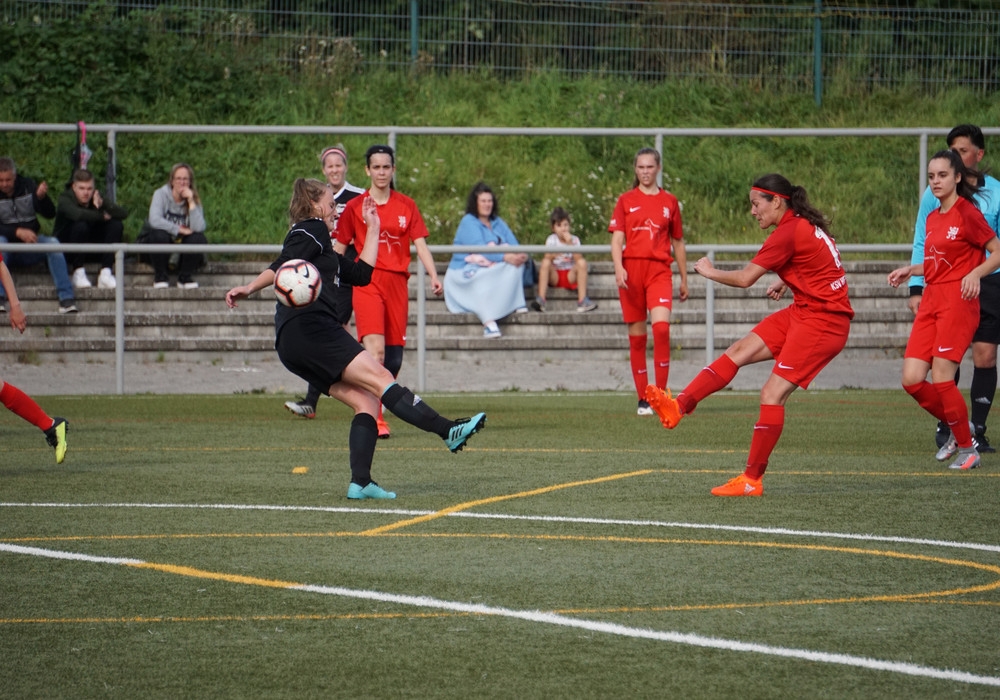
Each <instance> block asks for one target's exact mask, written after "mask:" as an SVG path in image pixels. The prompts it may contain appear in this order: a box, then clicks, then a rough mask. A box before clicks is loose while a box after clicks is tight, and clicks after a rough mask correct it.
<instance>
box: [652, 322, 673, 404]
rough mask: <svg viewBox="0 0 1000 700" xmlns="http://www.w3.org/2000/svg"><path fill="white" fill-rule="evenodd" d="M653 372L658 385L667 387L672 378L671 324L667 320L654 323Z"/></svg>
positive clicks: (663, 387) (662, 387)
mask: <svg viewBox="0 0 1000 700" xmlns="http://www.w3.org/2000/svg"><path fill="white" fill-rule="evenodd" d="M653 372H654V374H655V375H656V386H658V387H660V388H661V389H666V388H667V380H668V379H669V378H670V324H669V323H667V322H665V321H659V322H658V323H654V324H653Z"/></svg>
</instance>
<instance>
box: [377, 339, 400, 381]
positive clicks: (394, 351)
mask: <svg viewBox="0 0 1000 700" xmlns="http://www.w3.org/2000/svg"><path fill="white" fill-rule="evenodd" d="M382 366H383V367H385V368H386V369H387V370H389V373H390V374H392V378H393V379H395V378H396V377H398V376H399V370H401V369H403V346H402V345H386V346H385V358H384V359H383V360H382Z"/></svg>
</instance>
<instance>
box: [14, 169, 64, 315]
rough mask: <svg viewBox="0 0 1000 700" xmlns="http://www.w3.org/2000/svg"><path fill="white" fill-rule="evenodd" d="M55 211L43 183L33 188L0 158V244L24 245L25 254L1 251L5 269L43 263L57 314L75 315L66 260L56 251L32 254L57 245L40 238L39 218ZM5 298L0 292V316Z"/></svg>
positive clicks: (47, 216)
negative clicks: (34, 249)
mask: <svg viewBox="0 0 1000 700" xmlns="http://www.w3.org/2000/svg"><path fill="white" fill-rule="evenodd" d="M55 214H56V207H55V205H54V204H53V203H52V200H51V199H50V198H49V186H48V184H46V183H45V182H42V183H41V184H39V185H36V184H35V182H34V180H32V179H31V178H27V177H24V176H23V175H18V174H17V166H15V165H14V161H13V160H12V159H10V158H0V243H23V244H25V246H26V247H25V251H24V252H21V251H17V252H10V251H4V253H3V261H4V262H5V263H6V264H7V267H9V268H11V267H31V266H32V265H38V264H41V263H42V262H45V263H46V264H47V265H48V268H49V274H50V275H52V281H53V282H54V283H55V285H56V294H57V295H58V297H59V313H61V314H68V313H76V299H74V297H73V285H72V284H71V283H70V280H69V272H68V271H67V269H66V258H65V257H63V254H62V253H61V252H59V251H56V252H53V253H35V252H31V251H30V249H29V248H27V246H28V245H30V244H32V243H58V242H59V240H58V239H56V238H54V237H52V236H43V235H41V234H40V233H39V231H41V228H42V226H41V224H40V223H39V221H38V216H44V217H45V218H46V219H51V218H52V217H53V216H55ZM6 299H7V297H6V294H5V293H4V291H3V289H0V312H2V311H6V309H7V307H6V303H5V302H6Z"/></svg>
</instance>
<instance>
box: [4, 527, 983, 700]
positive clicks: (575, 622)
mask: <svg viewBox="0 0 1000 700" xmlns="http://www.w3.org/2000/svg"><path fill="white" fill-rule="evenodd" d="M0 552H9V553H11V554H24V555H29V556H36V557H46V558H50V559H62V560H71V561H82V562H88V563H95V564H114V565H118V566H129V567H135V568H139V569H150V570H154V571H160V572H163V573H169V574H175V575H180V576H190V577H194V578H202V579H208V580H215V581H225V582H229V583H239V584H245V585H253V586H263V587H267V588H280V589H285V590H293V591H302V592H307V593H318V594H321V595H334V596H339V597H343V598H355V599H361V600H373V601H378V602H383V603H394V604H397V605H406V606H413V607H422V608H432V609H437V610H449V611H452V612H463V613H468V614H472V615H489V616H497V617H506V618H510V619H516V620H524V621H527V622H536V623H543V624H549V625H557V626H560V627H571V628H575V629H583V630H587V631H591V632H600V633H603V634H610V635H614V636H619V637H632V638H637V639H650V640H655V641H661V642H670V643H674V644H681V645H686V646H694V647H702V648H708V649H718V650H721V651H735V652H749V653H756V654H764V655H767V656H775V657H781V658H787V659H796V660H802V661H812V662H815V663H827V664H836V665H841V666H851V667H855V668H864V669H869V670H873V671H888V672H891V673H899V674H903V675H908V676H918V677H923V678H934V679H938V680H946V681H956V682H960V683H969V684H975V685H986V686H993V687H1000V677H996V676H982V675H978V674H974V673H969V672H967V671H958V670H954V669H938V668H932V667H930V666H921V665H919V664H913V663H907V662H902V661H885V660H880V659H871V658H868V657H864V656H854V655H852V654H839V653H832V652H824V651H811V650H809V649H796V648H792V647H778V646H772V645H769V644H756V643H753V642H741V641H738V640H732V639H721V638H717V637H705V636H702V635H699V634H690V633H685V632H673V631H659V630H652V629H644V628H639V627H627V626H625V625H619V624H615V623H611V622H600V621H597V620H580V619H574V618H570V617H565V616H563V615H559V614H557V613H547V612H542V611H538V610H514V609H512V608H504V607H494V606H489V605H482V604H470V603H461V602H457V601H447V600H440V599H437V598H431V597H427V596H412V595H403V594H396V593H382V592H379V591H364V590H356V589H351V588H342V587H338V586H319V585H310V584H301V583H292V582H288V581H280V580H274V579H265V578H258V577H255V576H243V575H236V574H225V573H220V572H212V571H205V570H202V569H196V568H192V567H186V566H177V565H172V564H157V563H154V562H147V561H143V560H141V559H131V558H124V557H103V556H95V555H91V554H83V553H77V552H63V551H59V550H51V549H42V548H39V547H22V546H20V545H13V544H6V543H2V542H0Z"/></svg>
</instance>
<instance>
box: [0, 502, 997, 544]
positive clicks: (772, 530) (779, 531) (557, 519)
mask: <svg viewBox="0 0 1000 700" xmlns="http://www.w3.org/2000/svg"><path fill="white" fill-rule="evenodd" d="M0 508H150V509H156V508H178V509H184V508H190V509H197V510H263V511H280V512H318V513H366V514H372V513H378V514H384V515H406V516H411V517H419V516H423V515H433V514H434V513H436V512H437V511H433V510H403V509H396V508H352V507H347V506H280V505H254V504H229V503H3V502H0ZM447 517H449V518H479V519H483V520H524V521H530V522H548V523H580V524H586V525H615V526H627V527H662V528H678V529H686V530H714V531H718V532H743V533H753V534H758V535H781V536H785V537H806V538H810V539H822V538H826V539H836V540H853V541H858V542H890V543H894V544H917V545H926V546H931V547H944V548H948V549H968V550H975V551H980V552H994V553H1000V545H996V544H984V543H977V542H955V541H952V540H931V539H925V538H919V537H898V536H895V535H874V534H864V533H851V532H824V531H822V530H790V529H788V528H781V527H757V526H752V525H718V524H713V523H682V522H672V521H665V520H616V519H607V518H578V517H571V516H563V515H511V514H507V513H472V512H468V511H458V512H454V513H448V514H447Z"/></svg>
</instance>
